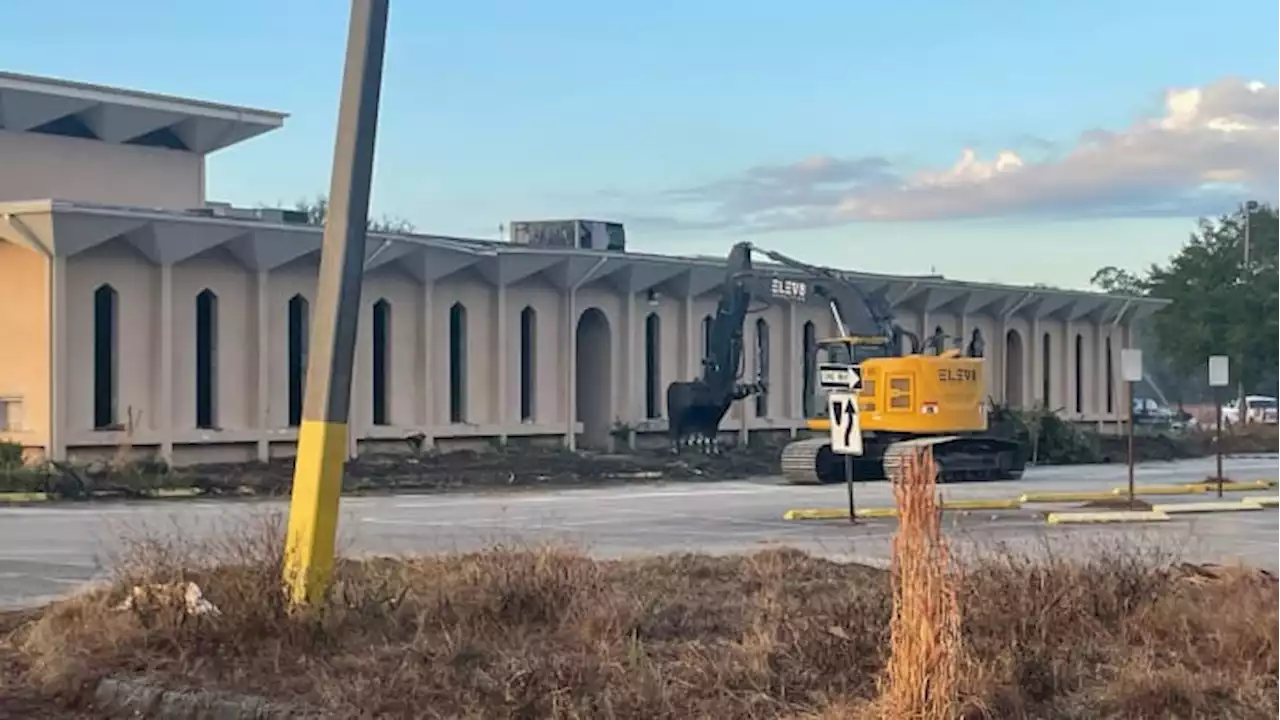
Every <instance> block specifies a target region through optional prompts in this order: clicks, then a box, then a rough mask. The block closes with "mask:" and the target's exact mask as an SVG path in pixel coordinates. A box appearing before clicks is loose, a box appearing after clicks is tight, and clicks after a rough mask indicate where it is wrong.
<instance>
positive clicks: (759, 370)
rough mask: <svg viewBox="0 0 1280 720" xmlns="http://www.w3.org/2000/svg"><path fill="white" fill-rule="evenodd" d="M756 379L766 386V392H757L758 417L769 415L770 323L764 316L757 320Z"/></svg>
mask: <svg viewBox="0 0 1280 720" xmlns="http://www.w3.org/2000/svg"><path fill="white" fill-rule="evenodd" d="M756 380H757V381H758V382H760V383H763V384H764V386H765V391H764V392H760V393H756V417H768V415H769V392H768V390H769V323H768V322H766V321H765V319H764V318H760V319H758V320H756Z"/></svg>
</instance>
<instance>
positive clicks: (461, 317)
mask: <svg viewBox="0 0 1280 720" xmlns="http://www.w3.org/2000/svg"><path fill="white" fill-rule="evenodd" d="M466 421H467V308H466V306H465V305H463V304H462V303H454V304H453V307H451V308H449V422H452V423H462V422H466Z"/></svg>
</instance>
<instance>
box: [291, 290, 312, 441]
mask: <svg viewBox="0 0 1280 720" xmlns="http://www.w3.org/2000/svg"><path fill="white" fill-rule="evenodd" d="M310 325H311V303H309V302H307V299H306V298H304V297H302V295H294V296H293V297H291V298H289V330H288V332H289V425H290V427H297V426H298V425H301V424H302V398H303V393H304V385H305V383H306V377H307V343H308V342H310V335H311V327H310Z"/></svg>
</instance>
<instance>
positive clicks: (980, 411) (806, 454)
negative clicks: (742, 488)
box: [782, 337, 1026, 484]
mask: <svg viewBox="0 0 1280 720" xmlns="http://www.w3.org/2000/svg"><path fill="white" fill-rule="evenodd" d="M873 343H874V341H872V343H871V344H873ZM867 344H869V343H868V339H867V338H855V337H850V338H833V339H830V340H824V341H822V342H820V343H819V344H818V350H819V353H823V352H825V354H826V355H827V358H828V360H833V361H835V363H836V364H847V366H850V367H856V369H857V372H858V374H859V376H860V379H861V385H860V387H859V390H858V415H859V424H860V428H861V431H862V435H863V455H862V456H861V457H859V458H857V459H856V460H855V463H856V467H857V468H858V470H857V472H856V475H857V477H858V479H868V480H869V479H882V478H889V479H893V478H894V477H895V475H896V473H897V472H898V471H899V470H900V469H901V467H902V465H903V462H904V460H905V459H906V457H907V455H908V454H910V453H911V452H912V451H914V450H916V449H922V448H926V447H927V448H929V449H931V450H932V451H933V453H934V457H935V460H937V461H938V465H939V468H940V472H941V474H942V477H941V478H940V480H943V481H952V480H970V479H972V480H979V479H985V480H996V479H1016V478H1018V477H1021V475H1022V471H1023V469H1024V468H1025V464H1026V460H1025V457H1023V454H1024V453H1023V452H1022V448H1021V447H1020V445H1019V444H1018V443H1016V442H1015V441H1013V440H1012V439H1002V438H995V437H991V436H988V435H987V434H986V433H987V431H988V419H987V403H986V398H987V391H986V369H985V364H984V363H985V361H984V360H983V358H980V357H968V356H964V355H962V354H961V353H960V351H959V350H945V351H943V352H941V353H938V354H924V353H909V354H904V355H891V354H889V353H881V354H879V355H878V356H877V355H868V356H862V357H860V353H859V351H858V348H860V347H865V346H866V345H867ZM822 384H823V385H825V386H828V387H827V388H825V389H824V388H819V389H818V392H819V393H821V395H822V397H823V398H824V402H820V403H815V408H814V412H815V413H816V414H815V415H814V416H813V417H810V418H808V420H807V422H806V425H807V427H808V429H809V430H810V431H812V433H813V437H810V438H806V439H802V440H797V441H795V442H792V443H790V444H789V445H787V446H786V447H785V448H784V449H783V454H782V471H783V477H784V479H785V480H786V481H787V482H789V483H791V484H817V483H829V482H838V481H840V480H842V479H844V473H845V462H844V458H843V457H841V456H839V455H836V454H835V453H834V452H832V450H831V444H830V436H829V433H830V429H831V422H830V420H829V416H828V414H827V407H826V406H827V403H826V402H825V395H826V393H827V392H830V390H831V389H834V388H830V387H829V386H830V384H831V383H827V382H823V383H822Z"/></svg>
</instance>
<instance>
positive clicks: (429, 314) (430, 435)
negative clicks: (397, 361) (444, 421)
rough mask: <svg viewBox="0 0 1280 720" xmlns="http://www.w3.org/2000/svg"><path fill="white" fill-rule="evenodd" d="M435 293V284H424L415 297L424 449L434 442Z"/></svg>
mask: <svg viewBox="0 0 1280 720" xmlns="http://www.w3.org/2000/svg"><path fill="white" fill-rule="evenodd" d="M434 290H435V283H433V282H430V281H428V282H426V283H423V285H422V293H421V295H419V297H418V313H419V314H418V427H419V428H420V429H421V432H422V434H423V439H422V447H423V449H424V450H426V449H430V448H432V447H435V443H436V439H435V434H436V412H435V398H436V396H435V392H433V388H434V387H435V370H434V368H435V364H434V363H433V362H432V359H433V358H432V355H433V351H434V350H435V347H434V343H435V326H436V325H435V307H434V304H433V303H432V294H433V291H434ZM447 345H448V343H446V347H447Z"/></svg>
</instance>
